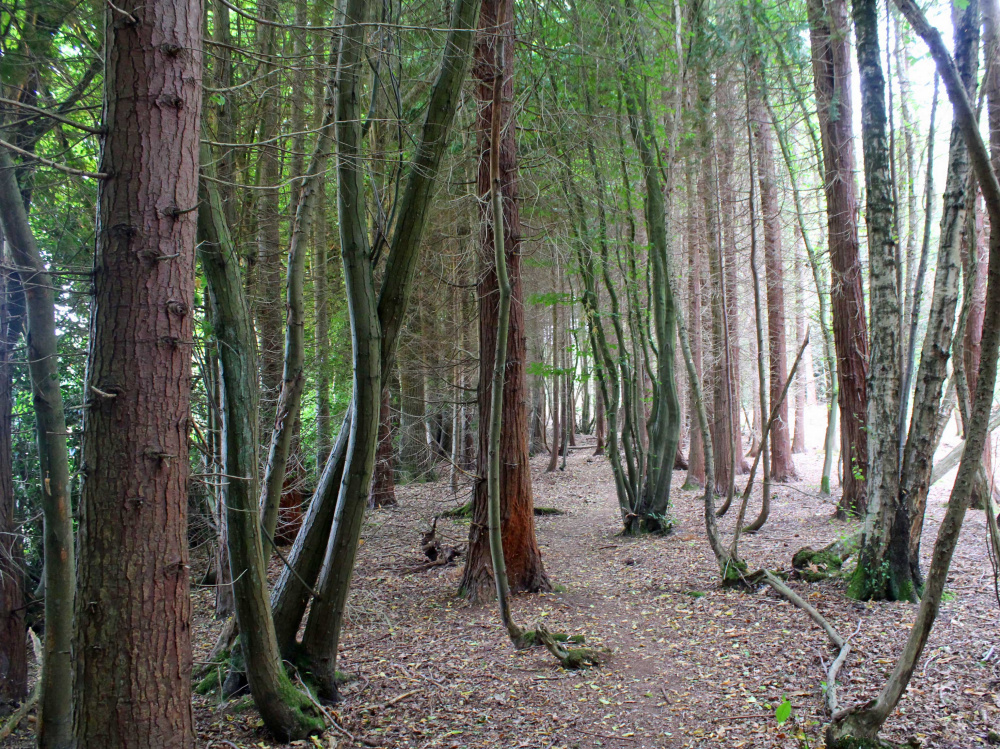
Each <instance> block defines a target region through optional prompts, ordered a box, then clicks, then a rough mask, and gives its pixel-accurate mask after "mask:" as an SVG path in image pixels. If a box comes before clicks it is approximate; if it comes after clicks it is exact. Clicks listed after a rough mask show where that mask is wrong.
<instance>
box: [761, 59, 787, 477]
mask: <svg viewBox="0 0 1000 749" xmlns="http://www.w3.org/2000/svg"><path fill="white" fill-rule="evenodd" d="M760 65H761V63H760V61H759V60H753V61H751V69H752V72H751V76H752V78H753V80H754V84H755V86H754V87H755V88H756V91H755V97H754V98H755V102H754V107H753V109H754V129H755V133H754V135H755V139H756V144H757V173H758V175H759V185H760V209H761V221H762V223H763V225H764V279H765V281H764V287H765V289H766V291H767V341H768V356H769V359H768V372H769V386H770V401H771V403H778V401H779V396H780V394H781V391H782V390H784V389H785V380H787V379H788V344H787V342H786V340H785V280H784V279H785V270H784V264H785V258H784V251H783V247H782V241H781V231H782V227H781V212H780V208H779V205H778V185H777V182H776V176H775V165H774V142H773V133H772V124H771V121H770V118H769V116H768V113H767V109H766V107H765V105H764V99H765V97H766V96H767V95H768V94H767V91H766V90H765V89H764V81H763V78H762V75H761V72H760ZM788 427H789V424H788V404H787V402H786V401H781V403H780V405H779V406H778V418H777V420H776V421H775V423H774V424H772V426H771V433H770V435H769V441H770V445H771V477H772V478H773V479H774V480H775V481H777V482H778V483H784V482H787V481H794V480H796V479H798V474H797V473H796V472H795V462H794V460H793V459H792V445H791V438H790V434H789V432H790V430H789V428H788Z"/></svg>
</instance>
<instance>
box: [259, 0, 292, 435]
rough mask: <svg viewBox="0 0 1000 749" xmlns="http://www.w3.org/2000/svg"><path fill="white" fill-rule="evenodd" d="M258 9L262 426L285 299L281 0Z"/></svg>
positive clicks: (277, 364)
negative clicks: (282, 279) (280, 42)
mask: <svg viewBox="0 0 1000 749" xmlns="http://www.w3.org/2000/svg"><path fill="white" fill-rule="evenodd" d="M258 12H259V14H260V16H261V17H262V18H264V19H265V20H266V21H269V22H271V23H265V24H261V25H258V26H257V34H258V39H257V54H258V55H259V59H260V60H261V66H260V69H259V73H258V74H259V75H261V76H263V80H262V87H263V94H262V95H261V114H260V127H259V129H258V131H257V132H258V139H259V140H260V141H261V143H263V144H264V145H262V146H260V148H259V149H258V151H257V188H258V189H257V190H255V191H254V192H255V195H256V201H257V205H256V213H257V242H256V249H255V254H254V255H253V256H251V261H252V262H251V269H252V276H251V289H252V291H251V304H252V307H253V312H254V318H255V320H256V322H257V324H256V330H257V333H258V335H259V337H260V381H261V387H262V394H263V397H262V398H261V401H262V403H261V414H260V417H261V425H262V426H264V427H265V428H267V427H270V426H271V425H272V424H273V423H274V418H275V414H276V412H277V401H278V395H279V392H280V390H281V383H282V370H283V356H282V351H283V346H282V344H283V338H284V335H283V332H284V329H283V326H282V322H283V321H282V315H281V312H282V303H281V254H282V253H281V249H282V248H281V210H280V198H281V195H280V190H279V187H278V184H279V183H280V182H281V148H280V144H279V142H278V134H279V131H280V126H281V102H280V99H279V96H278V94H279V92H280V85H279V84H280V81H279V79H278V73H279V68H278V59H279V56H280V55H279V51H278V38H277V36H278V32H277V28H276V23H275V22H277V21H278V18H279V8H278V0H262V2H261V4H260V7H259V9H258Z"/></svg>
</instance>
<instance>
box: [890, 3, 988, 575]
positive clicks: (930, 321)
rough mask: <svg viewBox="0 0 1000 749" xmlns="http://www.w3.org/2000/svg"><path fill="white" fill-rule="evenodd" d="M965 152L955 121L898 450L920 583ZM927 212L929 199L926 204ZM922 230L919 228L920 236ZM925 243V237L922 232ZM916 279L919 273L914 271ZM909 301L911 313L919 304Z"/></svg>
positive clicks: (973, 64)
mask: <svg viewBox="0 0 1000 749" xmlns="http://www.w3.org/2000/svg"><path fill="white" fill-rule="evenodd" d="M978 5H979V4H978V3H977V2H970V3H969V5H968V6H967V7H966V9H965V11H963V12H962V14H961V15H960V16H957V18H956V20H957V21H958V22H957V23H956V24H955V53H956V62H957V64H958V73H959V76H960V78H961V80H962V85H964V86H965V90H966V93H967V95H970V96H972V95H974V93H975V90H976V81H977V78H978V68H979V64H978V57H979V9H978ZM970 164H971V162H970V160H969V150H968V147H967V145H966V142H965V139H964V137H963V134H962V130H961V126H960V125H959V123H957V122H956V123H954V124H953V125H952V129H951V141H950V145H949V149H948V172H947V177H946V179H945V190H944V204H943V206H942V214H941V230H940V235H939V239H938V252H937V255H938V260H937V270H936V271H935V274H934V289H933V292H932V296H931V304H930V309H929V311H928V315H927V332H926V333H925V335H924V340H923V343H922V344H921V350H920V366H919V367H918V369H917V375H916V387H915V390H914V393H913V414H912V416H911V417H910V428H909V431H908V433H907V438H906V446H905V448H904V450H903V465H902V471H901V472H900V492H901V493H902V494H903V495H904V496H905V497H906V504H907V512H908V513H909V523H910V530H909V562H910V567H911V569H912V570H913V576H914V578H915V579H916V580H918V581H919V580H920V578H921V573H920V537H921V535H922V533H923V523H924V511H925V509H926V506H927V491H928V488H929V486H930V483H929V482H930V477H931V472H932V471H933V467H934V464H933V461H934V451H935V450H936V449H937V445H938V441H939V439H940V436H941V431H942V430H943V427H944V425H943V424H942V422H941V418H940V413H939V411H940V406H941V402H942V397H941V394H942V389H943V387H944V381H945V377H946V376H947V367H948V359H949V357H950V352H951V348H952V345H953V343H954V341H953V340H952V339H953V335H952V329H953V328H954V326H955V308H956V306H957V304H958V295H959V286H960V284H959V276H960V270H961V243H962V235H963V233H964V229H965V224H966V213H967V211H966V207H967V203H968V201H967V199H966V196H967V190H968V181H969V173H970V169H971V165H970ZM927 207H928V209H929V208H930V201H929V200H928V203H927ZM926 231H927V228H925V232H926ZM925 240H926V241H927V242H928V244H929V241H930V239H929V236H928V235H927V234H925ZM917 275H918V276H919V275H920V272H919V271H918V274H917ZM919 301H920V300H919V297H915V299H914V310H916V308H917V306H918V305H919Z"/></svg>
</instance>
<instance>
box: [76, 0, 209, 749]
mask: <svg viewBox="0 0 1000 749" xmlns="http://www.w3.org/2000/svg"><path fill="white" fill-rule="evenodd" d="M130 15H131V16H138V17H139V18H140V19H142V20H141V21H140V22H139V23H136V24H131V23H128V22H127V20H126V19H125V18H123V16H130ZM105 17H106V33H105V38H106V40H107V47H106V52H105V76H106V77H105V98H104V113H105V119H104V126H105V128H106V133H105V136H104V143H103V149H102V154H101V162H100V170H101V171H102V172H105V173H108V174H110V175H112V176H111V178H109V179H107V180H104V181H102V182H101V183H100V185H99V188H98V212H97V219H98V220H97V228H96V235H97V251H96V257H95V261H94V275H93V282H94V303H93V313H92V318H91V342H90V355H89V357H88V361H87V389H88V399H89V402H90V408H89V409H88V411H87V412H86V418H85V422H84V435H83V465H84V466H86V474H85V479H84V484H83V494H82V497H81V501H80V527H79V543H80V563H79V578H78V586H79V590H78V593H77V602H78V605H77V608H76V626H77V640H76V646H75V648H74V652H75V661H76V680H75V688H74V696H75V698H76V724H75V728H76V740H77V742H78V743H79V745H81V746H101V747H109V748H111V747H135V748H136V749H138V748H139V747H150V746H157V747H188V746H190V745H191V743H192V742H193V741H194V728H193V725H192V712H191V699H190V695H191V649H190V648H191V646H190V634H191V621H190V619H191V601H190V595H189V588H188V584H189V581H188V544H187V503H188V496H187V484H188V470H189V461H188V449H189V446H188V430H189V426H188V419H189V410H190V405H189V399H190V390H191V348H190V343H191V338H192V335H193V321H194V314H193V313H194V310H193V306H194V276H195V235H196V231H197V215H196V214H194V213H192V212H191V211H190V209H191V208H192V207H193V206H196V205H198V162H199V133H200V124H201V123H200V111H201V75H202V71H201V51H200V50H201V32H202V13H201V4H200V3H198V2H193V1H188V2H184V1H178V0H173V1H169V2H159V3H155V4H153V5H149V4H148V3H147V4H143V3H137V2H134V1H133V0H126V2H124V4H123V6H122V8H121V9H117V10H116V9H108V10H107V11H106V14H105Z"/></svg>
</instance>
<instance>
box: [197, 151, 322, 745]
mask: <svg viewBox="0 0 1000 749" xmlns="http://www.w3.org/2000/svg"><path fill="white" fill-rule="evenodd" d="M202 153H203V154H204V158H203V159H202V162H203V164H202V170H203V171H204V172H206V177H207V179H203V180H202V181H201V185H200V188H199V198H200V201H199V209H198V237H199V248H200V249H199V253H200V257H201V265H202V269H203V270H204V272H205V278H206V281H207V285H208V291H209V297H210V300H211V304H212V320H213V323H214V327H215V335H216V340H217V342H218V353H219V365H220V367H221V370H222V398H223V403H222V418H223V454H222V455H223V458H222V468H223V473H224V475H225V476H227V477H228V478H227V479H226V483H225V484H224V489H223V501H224V504H225V507H226V525H227V526H228V534H227V541H228V549H229V560H230V561H229V564H230V567H231V569H232V572H233V590H234V593H235V597H236V620H237V623H238V625H239V629H240V642H239V647H240V648H241V649H242V652H243V656H244V659H245V662H246V676H247V681H248V682H249V684H250V692H251V694H252V695H253V698H254V703H255V704H256V706H257V709H258V710H259V711H260V714H261V718H263V720H264V724H265V725H266V726H267V728H268V730H269V731H270V732H271V733H272V734H273V735H274V736H275V737H278V738H279V739H282V740H291V739H293V738H301V737H303V736H306V735H308V734H309V733H313V732H316V731H318V730H321V729H322V726H323V723H322V721H320V720H318V719H317V718H316V716H315V715H314V714H313V707H312V705H311V703H310V702H309V700H308V699H307V698H306V697H305V696H304V695H302V694H300V693H299V692H298V691H297V690H296V689H295V688H294V687H293V686H292V684H291V682H290V681H289V679H288V676H287V675H286V674H285V670H284V667H283V665H282V656H281V653H280V652H279V649H278V644H279V641H278V639H277V636H276V632H275V620H274V619H272V617H271V610H270V607H269V606H268V599H267V567H266V565H265V563H264V547H263V538H262V535H261V523H260V515H259V510H258V506H257V502H258V494H257V488H258V476H259V473H258V470H259V469H258V462H257V446H258V443H259V440H258V420H257V401H258V398H259V393H260V388H259V387H258V385H257V377H258V368H257V341H256V337H255V336H254V331H253V324H252V322H251V321H252V317H251V311H250V305H249V303H248V301H247V299H246V294H245V291H244V287H243V282H242V279H241V278H240V269H239V259H238V256H237V253H236V249H235V245H234V244H233V242H232V239H231V237H230V235H229V227H228V225H227V224H226V222H225V216H224V213H223V210H222V202H221V200H220V198H219V193H218V189H217V186H216V183H215V182H214V181H213V179H212V178H213V177H214V175H213V174H212V171H211V165H212V159H211V152H210V151H209V149H208V146H207V145H203V146H202ZM318 509H319V506H318V504H317V510H318ZM312 512H313V507H310V513H312ZM306 535H307V534H299V537H300V538H303V537H304V536H306ZM303 540H304V539H303ZM298 544H299V539H296V545H298ZM296 629H298V627H297V625H296ZM293 637H294V633H293Z"/></svg>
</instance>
